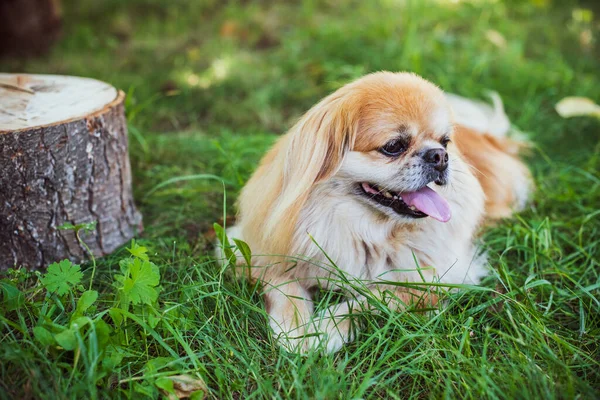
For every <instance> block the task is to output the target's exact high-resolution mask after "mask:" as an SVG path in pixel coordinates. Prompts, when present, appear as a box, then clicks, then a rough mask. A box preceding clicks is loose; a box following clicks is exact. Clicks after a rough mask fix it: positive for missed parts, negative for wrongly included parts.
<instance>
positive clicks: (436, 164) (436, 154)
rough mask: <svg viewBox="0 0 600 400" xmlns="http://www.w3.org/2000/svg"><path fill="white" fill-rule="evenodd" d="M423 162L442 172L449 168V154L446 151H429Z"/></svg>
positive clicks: (426, 152) (425, 154)
mask: <svg viewBox="0 0 600 400" xmlns="http://www.w3.org/2000/svg"><path fill="white" fill-rule="evenodd" d="M423 160H425V162H426V163H427V164H430V165H431V166H432V167H433V168H435V169H437V170H438V171H440V172H442V171H444V170H446V168H447V167H448V153H446V150H444V149H429V150H427V151H425V153H424V154H423Z"/></svg>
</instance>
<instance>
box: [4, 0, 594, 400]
mask: <svg viewBox="0 0 600 400" xmlns="http://www.w3.org/2000/svg"><path fill="white" fill-rule="evenodd" d="M64 11H65V23H66V24H65V32H64V35H63V37H62V40H61V41H60V42H59V43H58V44H57V45H56V47H55V48H54V49H53V51H52V52H51V53H50V54H49V55H48V56H47V57H44V58H41V59H36V60H25V61H23V60H2V61H0V69H2V70H5V71H20V72H21V71H26V72H37V73H57V74H71V75H83V76H90V77H95V78H98V79H102V80H105V81H108V82H111V83H113V84H114V85H116V86H117V87H119V88H121V89H123V90H125V91H126V92H127V93H128V94H129V95H128V104H127V112H128V121H129V124H130V152H131V161H132V167H133V172H134V192H135V197H136V201H137V204H138V206H139V208H140V210H141V211H142V213H143V214H144V222H145V227H146V230H145V232H144V234H143V235H141V237H140V238H138V239H137V242H136V243H137V244H135V245H130V246H129V248H130V249H132V252H130V251H128V250H127V249H125V248H123V249H121V250H119V251H118V252H116V253H115V254H114V255H112V256H110V257H106V258H104V259H101V260H97V268H96V273H95V276H94V278H93V282H92V291H97V292H98V297H97V299H93V296H94V295H93V294H84V293H87V292H88V291H86V289H87V288H88V285H89V284H90V278H91V275H92V264H91V263H88V264H85V265H82V266H81V271H82V272H83V275H82V277H81V278H80V282H79V283H77V282H76V283H73V284H71V285H70V286H68V288H67V291H66V293H64V294H59V293H56V292H55V293H52V291H51V290H50V289H49V288H48V286H47V285H44V284H42V282H41V281H40V278H39V277H38V276H37V275H36V274H35V273H26V272H24V271H12V272H10V273H7V272H5V273H3V274H4V279H3V280H2V281H1V282H2V285H3V286H1V287H2V291H1V292H2V301H1V302H0V397H2V398H109V397H111V398H112V397H128V398H129V397H131V398H144V397H154V398H156V397H158V396H159V395H160V394H159V393H160V392H159V388H163V389H164V390H167V391H169V390H170V386H169V385H170V384H169V379H166V378H165V377H168V376H171V375H182V374H185V375H189V376H192V377H194V379H198V380H200V379H202V380H203V381H204V382H205V384H206V386H207V389H206V396H207V397H208V398H234V399H239V398H299V399H300V398H407V397H418V398H425V397H426V398H474V399H478V398H492V399H496V398H497V399H504V398H507V399H510V398H532V399H539V398H544V399H552V398H594V397H596V396H597V395H598V393H599V391H600V372H599V371H600V361H599V360H600V343H599V341H600V339H599V338H600V321H599V319H600V313H599V311H600V277H599V273H600V272H599V271H600V269H599V265H598V264H599V261H598V260H599V255H600V251H599V247H600V213H599V211H598V207H599V205H600V174H599V172H598V171H599V169H600V145H599V144H598V137H599V136H598V135H599V132H600V125H599V122H598V120H594V119H591V118H575V119H567V120H565V119H561V118H560V117H559V116H558V115H557V114H556V112H555V110H554V104H555V103H556V102H557V101H559V100H560V99H561V98H563V97H565V96H569V95H579V96H588V97H591V98H594V99H595V100H596V101H598V100H600V99H599V98H598V94H599V93H600V75H599V74H598V71H599V70H600V61H599V60H600V57H598V56H599V54H600V51H599V47H598V43H599V37H600V36H599V35H600V29H599V27H600V19H599V18H600V17H599V15H600V9H598V7H597V5H596V4H595V3H594V2H593V1H588V2H585V1H581V2H571V1H567V2H558V1H550V0H535V1H533V0H532V1H516V0H512V1H509V0H506V1H492V2H485V1H471V2H469V1H464V2H463V1H456V2H455V1H441V0H440V1H432V0H427V1H417V0H412V1H411V0H407V1H392V0H386V1H381V2H365V1H340V2H334V1H325V0H315V1H306V2H299V1H291V2H274V1H245V2H241V3H237V2H228V3H226V4H221V2H218V1H215V0H212V1H211V0H206V1H201V2H184V1H172V2H168V1H166V0H144V1H142V0H130V1H127V2H124V1H117V0H106V1H103V2H94V1H92V0H85V1H83V0H80V1H75V0H71V1H64ZM491 30H493V31H495V32H498V33H500V34H501V36H502V37H503V38H504V40H505V43H503V42H502V40H498V37H497V35H496V34H495V33H493V31H492V32H491ZM589 35H591V37H592V38H593V40H592V42H591V43H588V42H587V41H586V37H589ZM382 69H387V70H411V71H415V72H417V73H419V74H421V75H423V76H424V77H426V78H428V79H430V80H432V81H433V82H436V83H437V84H439V85H440V86H441V87H442V88H443V89H445V90H448V91H452V92H455V93H459V94H462V95H465V96H470V97H482V96H483V94H484V93H485V91H486V90H488V89H493V90H496V91H498V92H500V94H501V95H502V96H503V98H504V100H505V103H506V109H507V113H508V114H509V115H510V116H511V118H512V120H513V122H514V124H515V125H516V126H518V127H519V128H520V129H521V130H523V131H525V132H526V133H527V134H528V135H529V136H530V138H531V139H532V140H533V142H534V143H535V148H534V149H533V151H532V153H531V154H530V156H529V157H528V163H529V165H530V166H531V168H532V170H533V172H534V176H535V179H536V183H537V193H536V196H535V201H534V203H533V204H532V206H531V207H530V208H529V209H528V210H526V211H525V212H523V213H521V214H520V215H519V216H517V217H516V218H514V219H511V220H508V221H505V222H502V223H501V224H499V225H497V226H495V227H493V228H491V229H489V230H487V231H486V233H485V235H484V239H485V242H486V248H487V249H488V251H489V254H490V257H489V258H490V264H491V269H492V274H491V276H490V277H489V278H488V279H487V280H486V281H485V282H484V283H483V285H482V288H481V289H470V290H463V291H460V292H457V293H452V294H448V295H447V297H446V298H447V305H446V306H445V307H443V308H441V310H440V312H439V313H437V314H435V315H429V314H426V313H422V312H412V311H410V312H405V313H394V312H390V311H389V310H388V309H387V307H386V306H385V304H380V305H379V308H380V310H381V313H380V314H378V315H364V316H362V317H361V322H362V323H363V324H364V325H365V326H366V329H365V330H364V331H363V332H362V333H361V334H360V335H359V337H358V339H357V340H356V342H354V343H352V344H350V345H349V346H347V347H345V348H344V349H343V350H342V351H340V352H339V353H337V354H336V355H327V356H323V355H319V354H309V355H308V356H306V357H303V356H298V355H295V354H288V353H285V352H283V351H280V349H279V348H278V347H277V345H276V343H275V342H274V340H273V338H272V337H271V334H270V331H269V329H268V328H267V324H266V315H265V312H264V311H263V305H262V302H261V299H260V296H259V288H257V287H256V286H254V285H251V284H249V283H247V282H244V281H238V280H235V279H234V278H233V276H232V274H231V273H230V271H228V270H226V269H223V268H221V267H219V266H218V265H217V264H216V263H215V262H214V259H213V258H212V256H211V254H212V253H211V242H212V239H211V238H210V235H207V232H210V231H211V230H212V224H213V222H215V221H217V220H218V219H219V218H220V217H222V216H223V215H224V213H225V214H227V215H233V213H234V211H233V202H234V200H235V197H236V194H237V192H238V191H239V189H240V188H241V187H242V186H243V183H244V182H245V180H246V179H247V178H248V177H249V175H250V173H251V172H252V170H253V168H254V167H255V165H256V163H257V162H258V160H259V159H260V157H261V155H262V154H263V153H264V151H265V150H266V149H267V148H268V147H269V145H270V144H271V143H272V142H273V141H274V140H275V138H276V137H277V135H278V134H280V133H282V132H284V131H285V130H286V128H288V127H289V126H290V125H291V123H292V122H293V121H294V120H295V118H297V117H298V116H299V115H300V114H301V113H302V112H303V111H305V110H306V109H308V108H309V107H310V106H311V105H312V104H313V103H315V102H316V101H317V100H318V99H319V98H321V97H322V96H324V95H326V94H327V93H329V92H330V91H332V90H334V89H336V88H337V87H339V86H340V85H342V84H344V83H346V82H348V81H350V80H352V79H354V78H357V77H359V76H361V75H362V74H364V73H368V72H371V71H377V70H382ZM206 174H211V175H215V176H218V177H220V178H221V179H222V180H223V182H225V184H223V183H221V182H220V181H218V180H212V179H207V178H206V177H203V176H204V175H206ZM224 193H226V196H225V198H224ZM224 206H225V210H224ZM82 237H84V238H85V234H84V235H83V236H82ZM139 247H144V248H145V249H146V250H147V252H146V253H144V252H143V251H141V252H140V250H139ZM136 249H138V250H136ZM132 253H133V254H132ZM145 255H148V256H149V260H148V261H146V260H145V258H144V257H145ZM136 259H137V260H138V262H139V263H142V264H143V265H145V267H144V268H145V269H144V271H147V273H146V275H144V276H154V275H153V274H155V273H156V274H159V275H160V282H159V283H157V284H153V283H152V282H150V283H148V285H147V286H144V288H146V289H147V291H146V292H144V293H146V295H149V296H150V297H148V298H145V297H143V296H142V298H140V299H139V302H137V304H136V302H135V301H134V300H132V297H131V293H130V292H127V291H125V290H124V289H123V284H122V281H123V280H124V279H128V277H132V276H133V275H132V274H134V273H135V268H136V267H133V266H132V265H133V263H135V260H136ZM119 263H120V264H121V265H119ZM144 263H149V264H148V265H146V264H144ZM75 275H77V274H75ZM75 275H74V276H75ZM118 275H123V278H119V277H118ZM77 276H78V275H77ZM81 285H83V286H85V287H80V286H81ZM152 291H154V293H158V297H157V299H156V300H153V299H152V293H153V292H152ZM19 293H21V294H19ZM126 294H127V295H128V296H130V297H125V295H126ZM10 296H13V297H10ZM325 298H327V296H325ZM82 299H87V300H89V301H91V300H94V301H92V302H91V304H90V305H89V307H87V308H85V307H84V305H85V304H84V303H86V301H85V300H82ZM78 303H81V304H82V305H81V306H79V307H80V309H79V311H78V308H77V304H78ZM111 310H112V311H111ZM115 310H116V311H115ZM78 318H83V319H78ZM74 322H76V323H78V325H77V326H76V327H74V326H73V323H74ZM81 324H83V325H81ZM36 327H42V328H44V329H45V330H46V331H47V332H48V335H45V334H44V333H43V331H41V330H40V329H37V332H35V331H34V328H36ZM40 332H41V333H40ZM59 334H62V336H58V339H57V335H59ZM61 343H62V345H61Z"/></svg>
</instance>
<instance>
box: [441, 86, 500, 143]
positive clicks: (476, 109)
mask: <svg viewBox="0 0 600 400" xmlns="http://www.w3.org/2000/svg"><path fill="white" fill-rule="evenodd" d="M489 96H490V99H491V100H492V105H490V104H487V103H484V102H483V101H479V100H472V99H467V98H465V97H462V96H459V95H456V94H452V93H446V99H447V100H448V102H449V103H450V106H451V107H452V109H453V110H454V120H455V121H456V123H457V124H459V125H462V126H466V127H467V128H471V129H473V130H475V131H477V132H480V133H487V134H488V135H492V136H495V137H497V138H504V137H506V136H507V135H508V133H509V132H510V130H511V125H510V120H509V119H508V116H507V115H506V113H505V112H504V104H502V99H501V98H500V95H498V93H496V92H489Z"/></svg>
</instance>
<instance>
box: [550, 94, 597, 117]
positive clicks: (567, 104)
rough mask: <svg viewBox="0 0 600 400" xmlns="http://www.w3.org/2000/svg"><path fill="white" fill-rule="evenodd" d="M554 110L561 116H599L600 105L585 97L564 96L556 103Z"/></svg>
mask: <svg viewBox="0 0 600 400" xmlns="http://www.w3.org/2000/svg"><path fill="white" fill-rule="evenodd" d="M556 112H557V113H558V114H559V115H560V116H561V117H563V118H570V117H581V116H594V117H599V118H600V106H599V105H598V104H596V103H594V102H593V101H592V100H590V99H588V98H587V97H565V98H564V99H562V100H561V101H559V102H558V103H556Z"/></svg>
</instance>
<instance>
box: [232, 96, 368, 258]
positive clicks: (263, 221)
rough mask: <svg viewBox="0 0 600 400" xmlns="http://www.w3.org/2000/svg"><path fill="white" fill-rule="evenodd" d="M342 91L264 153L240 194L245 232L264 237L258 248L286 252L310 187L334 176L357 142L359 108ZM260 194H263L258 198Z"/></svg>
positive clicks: (272, 252)
mask: <svg viewBox="0 0 600 400" xmlns="http://www.w3.org/2000/svg"><path fill="white" fill-rule="evenodd" d="M351 101H352V97H351V96H349V93H348V92H347V91H343V90H338V91H337V92H335V93H333V94H331V95H330V96H328V97H326V98H325V99H323V100H322V101H321V102H319V103H318V104H316V105H315V106H314V107H313V108H311V109H310V110H309V111H308V112H307V113H306V114H305V115H304V116H303V117H302V118H301V119H300V120H299V121H298V122H297V123H296V125H294V127H293V128H292V129H290V131H289V132H288V133H287V134H286V135H285V136H284V137H282V138H281V139H280V140H279V142H278V143H277V144H276V145H275V146H274V147H273V148H272V149H271V151H270V152H269V154H267V155H266V156H265V158H264V159H263V162H262V164H261V166H260V167H259V169H258V170H257V171H256V173H255V174H254V176H253V177H252V178H251V179H250V181H249V182H248V184H247V185H246V187H245V188H244V190H243V192H242V195H241V196H240V202H239V206H240V222H242V224H243V225H245V226H246V227H247V229H248V230H247V231H246V233H245V235H244V236H245V237H248V236H249V235H252V237H254V238H257V239H258V238H261V239H260V240H259V242H260V243H257V245H258V247H259V248H257V249H256V250H260V251H262V252H263V254H265V253H264V252H268V254H287V252H288V251H289V250H290V249H289V248H288V245H289V243H290V241H291V239H292V237H291V236H292V235H293V232H294V228H295V225H296V222H297V220H298V216H299V214H300V211H301V209H302V207H303V205H304V204H305V202H306V200H307V198H308V195H309V194H310V190H311V188H312V187H313V186H314V185H315V184H316V183H319V182H322V181H324V180H326V179H328V178H330V177H331V176H333V175H334V174H335V173H336V172H337V171H338V169H339V168H340V166H341V164H342V161H343V159H344V156H345V154H346V153H347V152H348V150H349V149H351V148H352V147H353V144H354V141H355V138H356V130H357V128H358V120H357V118H358V113H359V110H358V107H357V105H356V104H352V103H351ZM256 196H259V197H258V198H257V197H256Z"/></svg>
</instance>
